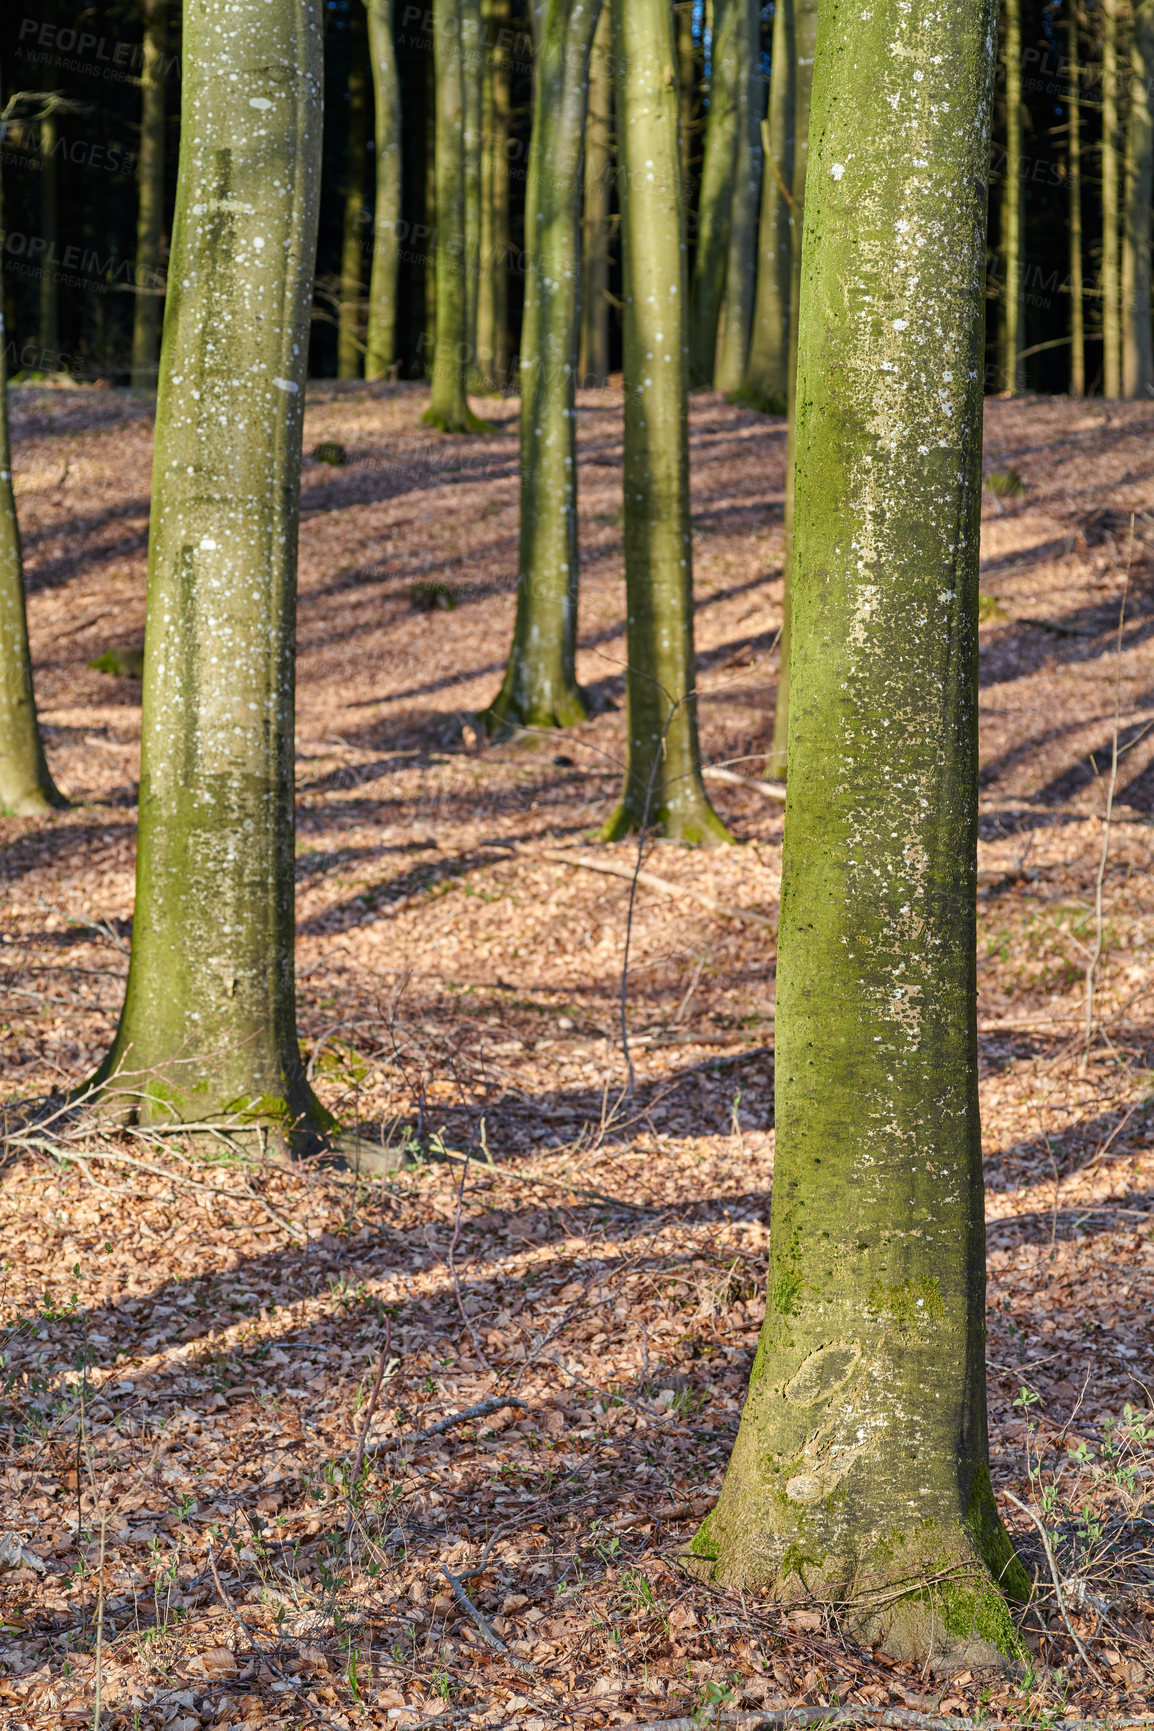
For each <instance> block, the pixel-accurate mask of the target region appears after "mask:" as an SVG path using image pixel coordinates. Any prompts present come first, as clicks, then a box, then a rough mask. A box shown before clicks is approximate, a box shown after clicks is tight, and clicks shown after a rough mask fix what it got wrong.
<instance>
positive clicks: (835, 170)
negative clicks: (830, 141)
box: [829, 162, 845, 180]
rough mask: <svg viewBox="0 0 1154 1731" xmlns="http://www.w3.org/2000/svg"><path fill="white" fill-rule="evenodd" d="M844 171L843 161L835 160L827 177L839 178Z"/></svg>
mask: <svg viewBox="0 0 1154 1731" xmlns="http://www.w3.org/2000/svg"><path fill="white" fill-rule="evenodd" d="M844 173H845V164H844V162H835V163H834V164H833V165H832V166H831V168H830V171H829V177H830V179H831V180H840V179H841V177H842V175H843V174H844Z"/></svg>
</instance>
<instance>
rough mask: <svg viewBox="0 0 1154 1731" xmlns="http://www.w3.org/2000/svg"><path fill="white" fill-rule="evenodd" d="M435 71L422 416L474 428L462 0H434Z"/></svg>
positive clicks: (477, 427)
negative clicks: (429, 353)
mask: <svg viewBox="0 0 1154 1731" xmlns="http://www.w3.org/2000/svg"><path fill="white" fill-rule="evenodd" d="M433 58H434V69H435V77H436V116H437V122H436V125H437V136H436V151H435V169H434V173H435V179H436V225H435V226H436V231H437V239H436V296H437V308H436V317H437V325H436V338H435V341H434V344H433V391H432V400H431V401H430V404H429V407H428V409H427V410H426V412H425V415H424V420H425V421H426V422H427V423H428V425H429V426H432V427H439V428H440V429H441V431H442V432H443V433H476V432H480V431H482V430H483V426H484V424H483V422H481V421H479V420H478V419H477V417H476V415H474V414H473V412H472V410H471V409H470V408H469V401H468V398H467V396H466V395H465V380H466V377H467V375H468V371H469V362H470V356H471V353H472V343H471V340H470V333H469V303H468V291H467V287H466V282H465V78H464V66H463V61H462V52H461V0H434V5H433Z"/></svg>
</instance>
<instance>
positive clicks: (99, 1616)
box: [92, 1514, 108, 1731]
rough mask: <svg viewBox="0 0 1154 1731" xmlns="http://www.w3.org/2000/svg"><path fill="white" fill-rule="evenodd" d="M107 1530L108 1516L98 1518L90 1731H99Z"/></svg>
mask: <svg viewBox="0 0 1154 1731" xmlns="http://www.w3.org/2000/svg"><path fill="white" fill-rule="evenodd" d="M107 1530H108V1516H107V1515H105V1514H102V1515H101V1517H100V1562H99V1564H98V1565H97V1568H98V1573H97V1576H96V1689H95V1694H94V1697H93V1702H92V1731H100V1686H101V1683H102V1681H103V1676H102V1665H103V1660H104V1537H105V1533H106V1532H107Z"/></svg>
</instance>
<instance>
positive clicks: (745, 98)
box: [717, 0, 765, 394]
mask: <svg viewBox="0 0 1154 1731" xmlns="http://www.w3.org/2000/svg"><path fill="white" fill-rule="evenodd" d="M737 46H738V56H737V144H736V156H735V161H734V176H733V205H732V214H731V217H730V223H729V253H728V257H727V259H726V266H725V313H724V318H723V322H722V331H721V343H720V349H719V352H718V357H717V388H718V390H719V391H728V392H730V393H731V394H732V393H734V392H736V391H739V390H740V389H741V385H742V381H743V379H744V378H745V368H746V361H747V359H748V355H749V335H750V328H751V326H752V323H753V299H754V293H755V289H756V285H757V205H758V193H759V192H760V189H761V118H762V115H763V113H764V111H765V84H764V80H763V79H762V76H761V4H760V0H737Z"/></svg>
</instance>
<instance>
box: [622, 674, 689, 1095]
mask: <svg viewBox="0 0 1154 1731" xmlns="http://www.w3.org/2000/svg"><path fill="white" fill-rule="evenodd" d="M676 713H677V704H676V703H674V704H673V705H672V707H671V708H670V711H669V714H668V716H667V717H666V721H665V729H664V731H663V733H662V735H661V749H660V751H658V752H657V753H656V754H655V756H654V759H653V766H652V768H651V769H650V771H649V781H648V784H647V785H646V788H645V806H644V809H643V811H642V813H641V826H640V828H639V829H638V832H637V859H636V861H635V862H634V866H633V870H632V872H631V873H629V874H628V875H629V910H628V912H627V913H626V915H625V945H624V948H623V949H622V952H621V1052H622V1056H623V1057H624V1059H625V1067H626V1069H627V1070H628V1071H629V1082H628V1085H627V1087H626V1090H625V1097H626V1099H628V1100H631V1099H632V1098H633V1085H634V1082H635V1080H636V1077H635V1074H634V1070H633V1054H632V1053H631V1052H630V1050H629V1017H628V1008H629V946H630V943H631V942H632V939H633V909H634V906H635V904H636V901H637V880H638V878H639V877H640V876H641V861H642V858H643V857H644V853H645V831H646V830H647V829H648V827H649V807H650V805H651V803H652V800H653V783H654V781H655V780H656V779H657V768H658V765H659V764H660V762H661V760H662V758H663V757H664V756H665V741H666V740H667V739H668V737H669V729H670V726H671V725H672V722H673V717H674V716H675V715H676ZM621 875H622V876H625V875H626V874H625V873H622V874H621Z"/></svg>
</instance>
